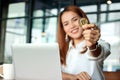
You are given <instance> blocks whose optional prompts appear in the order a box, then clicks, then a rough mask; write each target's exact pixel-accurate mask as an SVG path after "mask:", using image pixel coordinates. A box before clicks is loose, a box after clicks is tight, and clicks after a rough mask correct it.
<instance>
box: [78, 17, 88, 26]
mask: <svg viewBox="0 0 120 80" xmlns="http://www.w3.org/2000/svg"><path fill="white" fill-rule="evenodd" d="M79 24H80V26H83V25H85V24H88V20H87V19H86V18H81V19H80V20H79Z"/></svg>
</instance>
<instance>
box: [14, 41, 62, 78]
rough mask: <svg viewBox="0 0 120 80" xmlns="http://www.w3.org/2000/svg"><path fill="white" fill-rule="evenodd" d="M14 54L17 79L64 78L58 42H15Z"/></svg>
mask: <svg viewBox="0 0 120 80" xmlns="http://www.w3.org/2000/svg"><path fill="white" fill-rule="evenodd" d="M12 54H13V56H12V57H13V64H14V71H15V79H16V80H62V75H61V64H60V56H59V47H58V44H57V43H40V44H32V43H26V44H14V45H12Z"/></svg>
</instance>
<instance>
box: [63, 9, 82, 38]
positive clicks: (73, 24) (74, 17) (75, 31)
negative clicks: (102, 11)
mask: <svg viewBox="0 0 120 80" xmlns="http://www.w3.org/2000/svg"><path fill="white" fill-rule="evenodd" d="M61 20H62V24H63V29H64V31H65V33H66V34H67V35H69V36H70V37H71V38H72V39H80V38H82V32H83V29H82V27H80V26H79V20H80V16H79V15H78V14H76V13H75V12H72V11H67V12H64V13H63V15H62V16H61Z"/></svg>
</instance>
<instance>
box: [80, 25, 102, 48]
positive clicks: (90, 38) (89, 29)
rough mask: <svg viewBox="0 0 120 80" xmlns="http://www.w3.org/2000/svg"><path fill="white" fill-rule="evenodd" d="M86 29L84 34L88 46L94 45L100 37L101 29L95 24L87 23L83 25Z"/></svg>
mask: <svg viewBox="0 0 120 80" xmlns="http://www.w3.org/2000/svg"><path fill="white" fill-rule="evenodd" d="M82 28H83V29H84V31H83V36H84V38H85V40H86V46H87V47H92V46H94V45H95V44H96V43H97V41H98V40H99V38H100V30H99V28H98V27H97V26H96V25H95V24H85V25H83V26H82Z"/></svg>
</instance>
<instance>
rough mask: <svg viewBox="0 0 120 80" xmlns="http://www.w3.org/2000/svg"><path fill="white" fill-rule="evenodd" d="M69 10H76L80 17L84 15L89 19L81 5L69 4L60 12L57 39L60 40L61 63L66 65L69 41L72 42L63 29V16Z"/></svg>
mask: <svg viewBox="0 0 120 80" xmlns="http://www.w3.org/2000/svg"><path fill="white" fill-rule="evenodd" d="M67 11H72V12H75V13H76V14H78V15H79V16H80V17H84V18H86V19H88V18H87V16H86V14H85V13H84V12H83V11H82V9H80V8H79V7H77V6H74V5H71V6H67V7H66V8H64V10H63V11H62V12H61V13H60V14H59V16H58V30H57V41H58V44H59V49H60V59H61V64H64V65H66V55H67V51H68V47H69V42H70V40H71V38H70V37H69V41H68V42H66V41H65V35H66V33H65V31H64V29H63V25H62V20H61V16H62V15H63V14H64V12H67ZM88 21H89V20H88Z"/></svg>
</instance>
